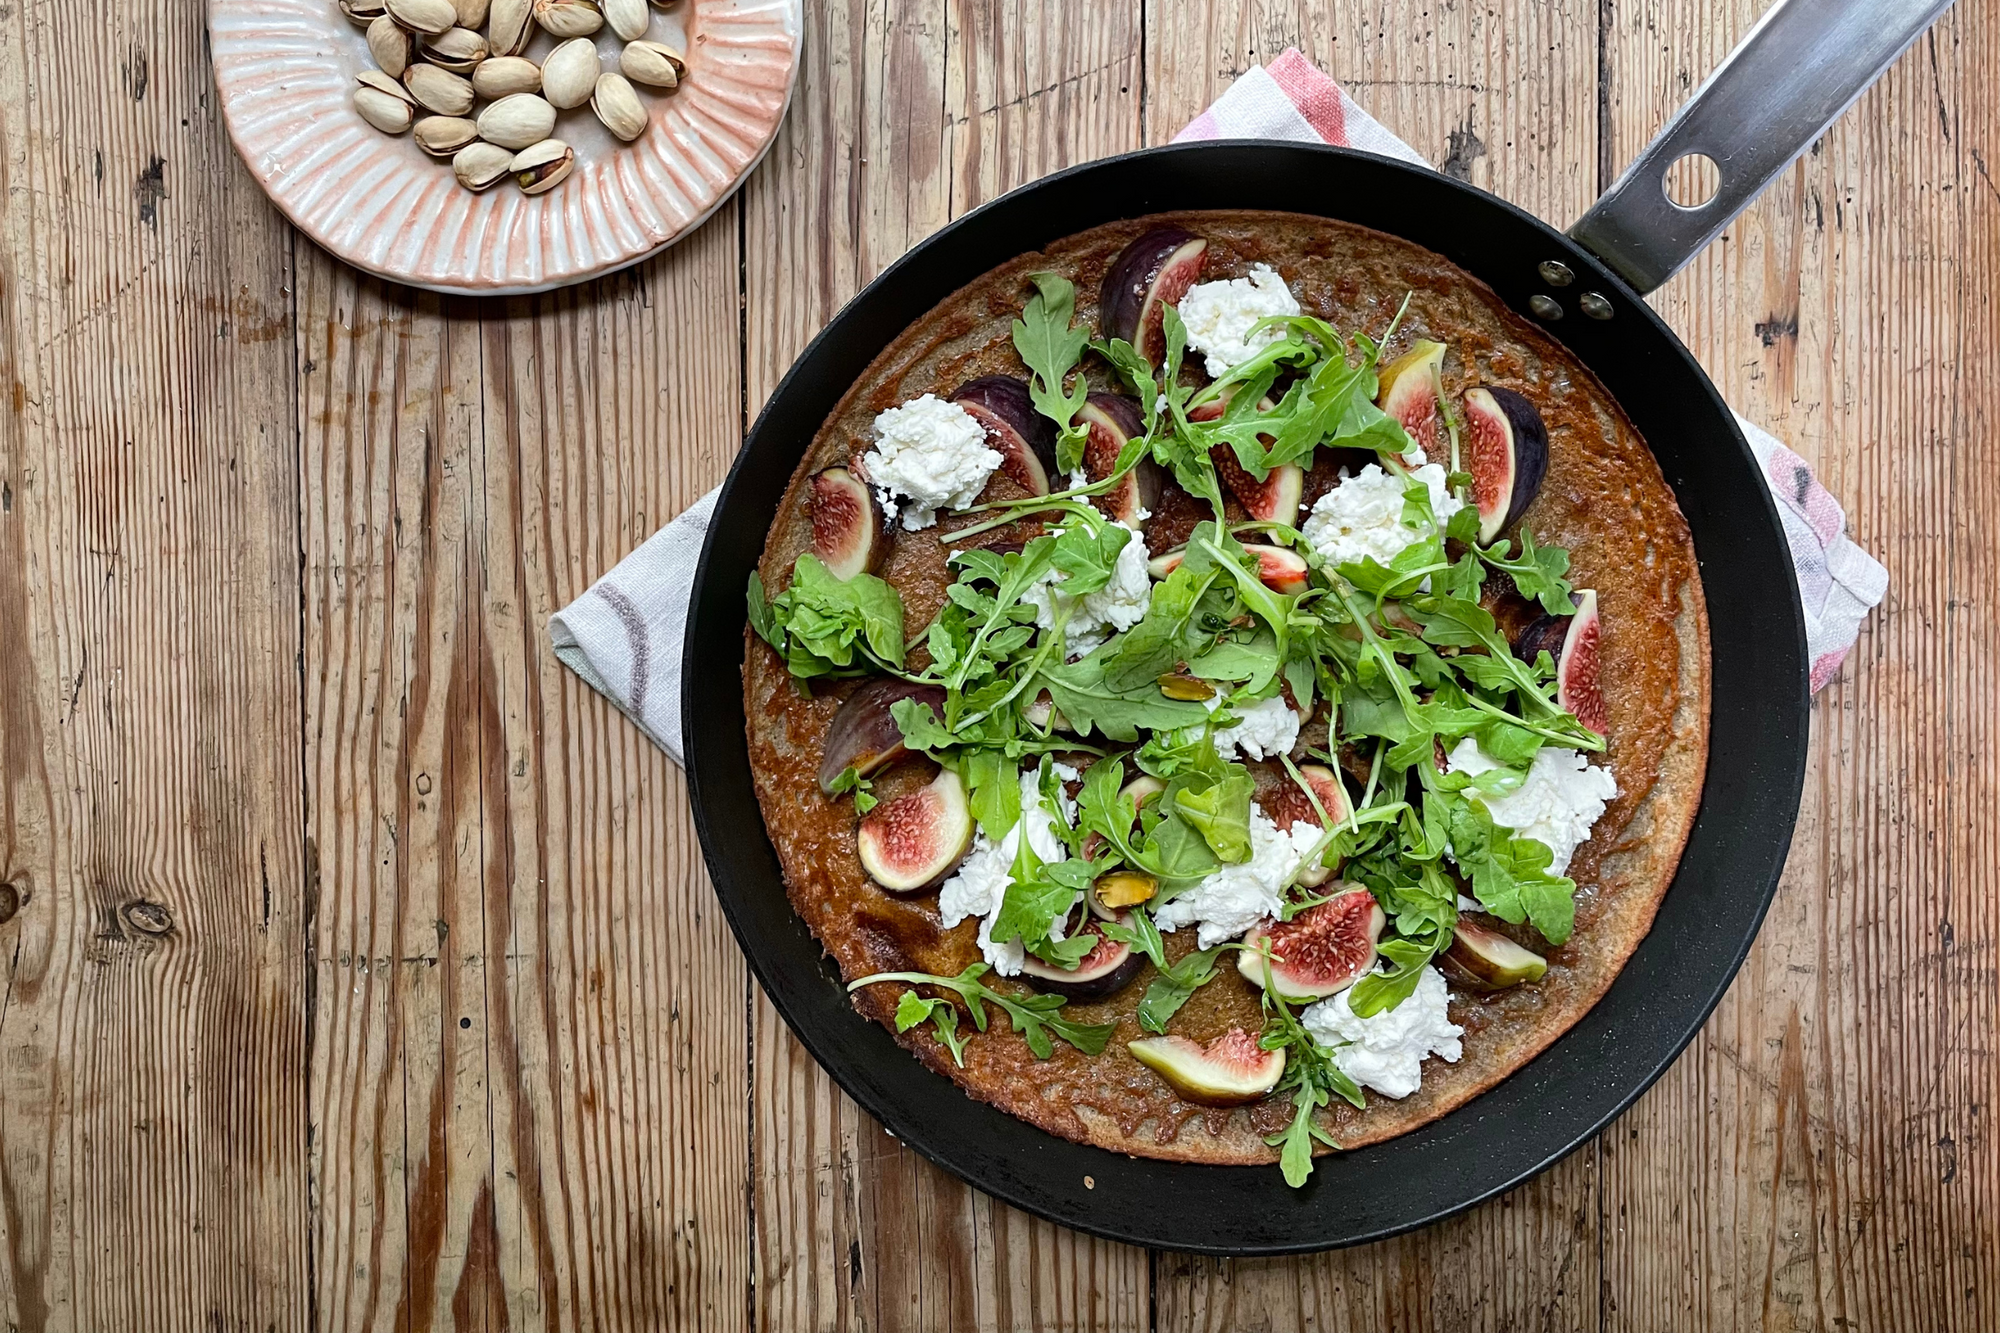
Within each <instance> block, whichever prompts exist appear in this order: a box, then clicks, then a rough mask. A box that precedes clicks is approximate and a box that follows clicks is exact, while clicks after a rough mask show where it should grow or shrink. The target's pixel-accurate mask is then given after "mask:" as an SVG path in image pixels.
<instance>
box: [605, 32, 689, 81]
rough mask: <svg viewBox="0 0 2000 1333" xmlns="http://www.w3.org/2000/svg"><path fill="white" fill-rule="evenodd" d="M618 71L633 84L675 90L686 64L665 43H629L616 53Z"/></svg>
mask: <svg viewBox="0 0 2000 1333" xmlns="http://www.w3.org/2000/svg"><path fill="white" fill-rule="evenodd" d="M618 68H619V69H621V70H623V71H624V72H625V77H626V78H628V79H630V80H632V82H634V83H645V84H650V85H652V86H653V87H655V88H676V87H679V86H680V81H681V76H682V75H684V74H686V73H687V62H686V61H685V60H683V59H681V53H680V52H678V51H676V50H674V48H673V47H671V46H668V45H667V44H666V43H665V42H631V43H628V44H627V45H626V47H625V49H624V50H623V51H622V52H620V53H619V56H618Z"/></svg>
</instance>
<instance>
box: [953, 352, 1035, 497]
mask: <svg viewBox="0 0 2000 1333" xmlns="http://www.w3.org/2000/svg"><path fill="white" fill-rule="evenodd" d="M951 401H952V402H954V403H957V404H958V405H959V406H960V407H962V408H964V409H965V410H966V411H968V412H970V413H971V414H972V415H973V418H974V419H975V420H976V421H978V422H979V424H980V425H981V426H984V427H985V428H986V442H987V443H988V444H989V445H991V446H992V447H993V448H995V449H997V450H999V451H1000V455H1001V457H1002V459H1003V460H1004V461H1003V462H1002V463H1001V464H1000V470H1001V471H1002V472H1004V473H1006V474H1007V475H1008V476H1009V477H1012V478H1013V479H1014V480H1015V481H1017V482H1019V483H1020V484H1021V485H1022V486H1023V487H1025V488H1026V489H1027V490H1028V491H1029V492H1030V493H1032V494H1034V495H1047V494H1048V493H1049V481H1050V478H1052V477H1053V476H1054V475H1055V471H1056V425H1055V422H1053V421H1050V420H1049V419H1048V418H1047V417H1045V416H1043V415H1042V414H1041V413H1040V412H1037V411H1036V410H1035V400H1034V398H1033V397H1032V396H1030V394H1029V393H1028V382H1027V381H1026V380H1022V379H1016V378H1015V377H1014V376H1012V375H982V376H980V377H979V378H978V379H976V380H969V381H967V382H966V383H964V384H961V385H959V386H958V388H957V389H956V390H955V391H954V392H953V393H952V395H951Z"/></svg>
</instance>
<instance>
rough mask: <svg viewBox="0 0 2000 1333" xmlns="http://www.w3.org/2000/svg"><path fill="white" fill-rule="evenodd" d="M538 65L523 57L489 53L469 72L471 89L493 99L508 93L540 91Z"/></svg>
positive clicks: (540, 81) (489, 99)
mask: <svg viewBox="0 0 2000 1333" xmlns="http://www.w3.org/2000/svg"><path fill="white" fill-rule="evenodd" d="M541 87H542V71H541V67H540V66H539V65H537V64H535V62H534V61H532V60H529V59H528V58H526V57H525V56H488V57H487V58H486V59H484V60H482V61H480V62H479V68H478V69H475V70H473V71H472V91H473V92H475V93H477V94H478V95H479V96H481V97H484V98H485V99H486V100H488V101H489V102H490V101H495V100H497V99H499V98H502V97H505V96H507V95H508V94H509V93H533V92H540V91H541Z"/></svg>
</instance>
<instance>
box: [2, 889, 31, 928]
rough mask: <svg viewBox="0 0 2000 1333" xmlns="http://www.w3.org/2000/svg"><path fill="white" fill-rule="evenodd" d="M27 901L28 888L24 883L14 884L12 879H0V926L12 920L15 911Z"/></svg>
mask: <svg viewBox="0 0 2000 1333" xmlns="http://www.w3.org/2000/svg"><path fill="white" fill-rule="evenodd" d="M27 901H28V889H27V886H26V885H23V884H16V883H14V882H13V881H12V880H5V879H0V926H4V925H6V924H7V923H8V922H9V921H12V920H13V919H14V915H15V913H17V912H19V911H20V910H21V905H22V904H23V903H25V902H27Z"/></svg>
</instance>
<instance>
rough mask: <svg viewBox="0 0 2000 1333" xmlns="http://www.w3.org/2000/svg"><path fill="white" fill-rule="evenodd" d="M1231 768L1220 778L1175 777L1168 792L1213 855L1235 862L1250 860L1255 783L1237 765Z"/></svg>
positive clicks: (1226, 861)
mask: <svg viewBox="0 0 2000 1333" xmlns="http://www.w3.org/2000/svg"><path fill="white" fill-rule="evenodd" d="M1231 767H1232V768H1235V769H1236V771H1235V772H1233V773H1230V774H1228V775H1227V776H1225V777H1222V778H1209V777H1205V776H1204V777H1196V778H1192V779H1190V778H1177V779H1175V780H1174V782H1173V783H1172V784H1171V785H1170V787H1169V792H1170V794H1171V796H1172V799H1173V803H1174V808H1175V809H1177V810H1178V811H1179V812H1180V814H1181V817H1182V818H1184V819H1186V820H1187V822H1188V823H1189V824H1191V825H1193V826H1194V827H1195V828H1196V829H1197V830H1199V831H1200V833H1201V836H1202V838H1203V839H1204V840H1205V841H1206V842H1207V843H1208V845H1209V847H1210V848H1212V849H1213V850H1214V852H1215V854H1216V856H1217V857H1219V858H1220V859H1221V860H1222V861H1223V862H1224V863H1225V864H1229V865H1236V864H1240V863H1241V862H1244V861H1248V860H1249V859H1250V796H1251V793H1253V792H1254V791H1256V789H1257V784H1256V781H1255V780H1254V779H1252V778H1251V776H1250V774H1249V773H1248V772H1247V771H1245V770H1244V769H1243V768H1242V767H1241V766H1240V765H1231ZM1190 783H1192V784H1193V785H1188V784H1190Z"/></svg>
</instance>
